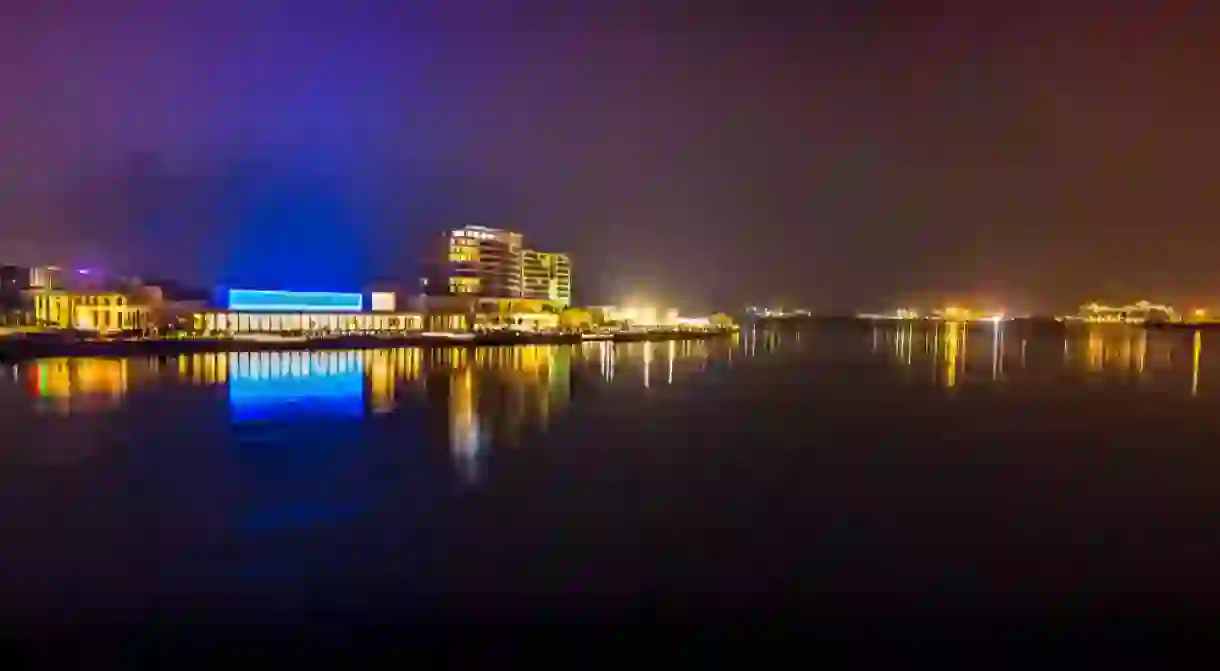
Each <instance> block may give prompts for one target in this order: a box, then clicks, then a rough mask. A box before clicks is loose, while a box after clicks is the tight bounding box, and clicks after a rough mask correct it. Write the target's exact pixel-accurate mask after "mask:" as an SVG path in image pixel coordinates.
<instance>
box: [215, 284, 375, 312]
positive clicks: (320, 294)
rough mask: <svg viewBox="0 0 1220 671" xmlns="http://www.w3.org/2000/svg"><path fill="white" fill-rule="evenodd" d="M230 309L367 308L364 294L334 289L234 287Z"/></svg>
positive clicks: (283, 310) (230, 293)
mask: <svg viewBox="0 0 1220 671" xmlns="http://www.w3.org/2000/svg"><path fill="white" fill-rule="evenodd" d="M229 309H230V310H245V311H249V312H360V311H361V310H363V309H364V296H362V295H361V294H348V293H335V292H330V291H255V290H251V289H230V290H229Z"/></svg>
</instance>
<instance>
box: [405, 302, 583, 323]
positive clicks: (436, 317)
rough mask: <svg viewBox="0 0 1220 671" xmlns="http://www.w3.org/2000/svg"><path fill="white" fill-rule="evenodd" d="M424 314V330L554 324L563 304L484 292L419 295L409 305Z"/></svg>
mask: <svg viewBox="0 0 1220 671" xmlns="http://www.w3.org/2000/svg"><path fill="white" fill-rule="evenodd" d="M412 307H413V308H414V309H416V310H417V311H418V312H420V313H421V314H423V315H424V323H425V328H426V330H428V331H466V330H474V331H481V330H495V329H517V330H525V331H546V330H552V329H555V328H558V326H559V313H560V312H561V311H562V310H563V307H562V306H561V305H559V304H557V303H555V302H552V301H543V300H532V299H521V298H488V297H484V296H467V295H460V296H429V295H426V294H425V295H421V296H419V297H418V298H417V299H416V302H415V303H414V305H413V306H412Z"/></svg>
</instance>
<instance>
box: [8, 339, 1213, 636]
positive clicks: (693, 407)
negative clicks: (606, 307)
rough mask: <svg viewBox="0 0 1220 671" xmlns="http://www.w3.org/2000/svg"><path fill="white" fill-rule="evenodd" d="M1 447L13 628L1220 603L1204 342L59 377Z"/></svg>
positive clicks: (707, 350)
mask: <svg viewBox="0 0 1220 671" xmlns="http://www.w3.org/2000/svg"><path fill="white" fill-rule="evenodd" d="M0 426H2V427H3V436H4V439H3V441H2V443H3V448H2V449H0V497H2V500H3V504H4V505H2V506H0V545H2V547H3V548H4V552H3V553H2V554H0V613H3V616H4V618H5V621H6V622H7V623H10V624H12V625H15V626H28V627H35V628H40V629H45V628H51V629H54V628H57V627H70V626H76V625H82V624H139V623H147V622H162V623H164V622H171V623H172V622H191V623H199V622H217V623H225V624H228V625H235V624H260V623H267V624H287V625H291V626H296V625H300V626H306V625H310V624H313V623H317V622H324V621H326V619H327V618H334V617H339V616H341V617H343V618H345V619H346V620H349V621H350V620H356V621H360V620H361V619H362V618H366V619H367V621H368V622H411V621H419V622H435V621H441V620H445V621H451V622H489V623H496V622H504V623H513V624H517V623H521V622H551V621H567V622H571V621H591V622H620V621H621V622H639V621H641V620H647V621H652V622H667V621H672V622H687V621H690V620H691V619H692V618H698V617H703V616H709V615H714V616H717V617H725V618H731V619H738V618H740V619H741V620H743V621H755V622H757V621H758V620H752V619H751V618H757V617H768V616H774V617H781V616H790V617H795V618H800V617H811V618H819V619H822V620H828V621H853V622H884V621H891V620H893V619H894V618H907V619H911V620H912V621H914V620H918V621H920V622H925V623H926V622H929V621H946V622H948V621H954V620H961V621H980V620H984V619H989V620H991V621H996V622H1010V621H1011V622H1017V621H1025V620H1035V619H1038V618H1044V617H1047V616H1052V617H1072V616H1081V617H1085V616H1089V617H1091V616H1110V615H1113V614H1116V613H1119V614H1121V613H1131V614H1139V615H1141V616H1146V615H1148V614H1150V613H1159V614H1189V613H1195V612H1205V611H1208V610H1213V609H1215V608H1216V607H1218V606H1220V581H1217V580H1215V574H1216V572H1217V566H1220V533H1217V532H1216V529H1217V522H1220V440H1218V438H1220V334H1216V333H1211V332H1209V333H1202V334H1196V333H1193V332H1189V331H1185V332H1176V331H1175V332H1155V331H1145V330H1142V329H1134V328H1125V327H1094V328H1085V327H1081V328H1078V329H1073V330H1069V331H1068V332H1067V333H1066V334H1064V333H1057V332H1045V333H1038V332H1034V331H1031V330H1022V329H1019V328H1015V327H1013V326H1012V325H1007V326H1006V325H999V326H992V325H990V324H984V325H977V326H971V327H969V328H966V327H963V326H955V325H930V324H929V325H923V324H918V325H917V324H901V323H896V324H888V325H886V324H883V325H879V326H876V327H872V326H869V325H866V324H850V325H818V324H814V323H806V324H804V325H798V324H787V325H781V326H771V327H764V326H758V327H750V326H747V327H745V328H743V330H742V332H741V333H740V334H739V335H737V336H734V337H732V338H724V339H719V340H712V341H707V342H670V343H633V344H618V345H616V344H613V343H586V344H584V345H573V346H549V347H547V346H522V347H505V348H487V349H462V348H457V349H452V350H448V349H436V350H420V349H411V348H402V349H390V350H370V351H361V352H343V351H340V352H313V353H310V352H260V353H212V354H192V355H184V356H181V357H165V358H130V359H118V358H114V359H102V358H60V359H43V360H38V361H30V362H23V363H20V364H18V365H14V366H6V367H5V368H4V369H2V370H0Z"/></svg>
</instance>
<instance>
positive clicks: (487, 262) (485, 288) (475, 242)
mask: <svg viewBox="0 0 1220 671" xmlns="http://www.w3.org/2000/svg"><path fill="white" fill-rule="evenodd" d="M524 240H525V236H523V235H522V234H521V233H517V232H514V231H508V230H504V229H499V228H488V227H486V226H475V225H472V226H464V227H462V228H457V229H453V230H450V231H446V232H445V234H444V235H443V236H441V238H440V240H438V241H437V243H436V245H435V246H434V247H433V248H432V249H430V250H429V252H428V258H427V259H426V260H425V263H424V276H423V277H422V278H421V279H420V284H421V289H422V290H423V293H424V294H426V295H431V296H465V295H469V296H481V297H487V298H530V299H538V300H546V301H551V302H554V303H558V304H562V305H568V304H570V303H571V300H572V261H571V259H570V258H569V257H568V255H567V254H563V253H558V252H540V251H537V250H532V249H526V248H525V246H524Z"/></svg>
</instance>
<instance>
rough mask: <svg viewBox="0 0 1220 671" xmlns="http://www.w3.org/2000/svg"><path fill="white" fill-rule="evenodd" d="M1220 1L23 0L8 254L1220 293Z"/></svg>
mask: <svg viewBox="0 0 1220 671" xmlns="http://www.w3.org/2000/svg"><path fill="white" fill-rule="evenodd" d="M1199 6H1201V5H1198V4H1197V3H1186V2H1163V3H1151V4H1150V3H1135V2H1124V1H1122V0H1117V1H1112V2H1107V3H1100V2H1091V1H1089V2H1083V3H1072V4H1071V9H1070V11H1069V9H1068V8H1066V7H1065V6H1064V5H1062V3H1059V4H1051V3H1039V2H1029V1H1022V2H1017V1H1016V0H1005V1H1003V2H999V3H967V2H953V1H950V2H948V3H945V2H939V3H925V2H922V1H920V0H914V1H907V2H898V1H897V0H892V1H882V0H855V1H852V2H848V1H844V0H835V1H829V0H806V1H804V2H777V1H775V0H757V1H755V2H751V3H743V2H728V1H727V0H703V1H701V2H693V1H677V0H653V1H652V2H642V1H639V0H624V1H621V2H595V1H592V0H587V1H583V2H582V1H579V0H571V1H567V2H562V1H559V0H550V1H547V0H527V1H522V2H491V1H484V2H480V1H477V0H451V1H447V2H352V1H343V2H340V1H333V2H332V1H320V0H297V1H295V2H287V1H282V0H274V1H273V0H268V1H262V2H239V1H238V0H213V1H211V2H195V1H192V2H186V1H183V0H159V1H156V2H154V1H145V0H107V1H106V2H98V1H97V0H60V1H50V0H37V1H35V0H10V1H9V2H6V3H3V8H2V9H0V81H3V83H4V90H5V95H4V96H3V98H2V99H0V211H2V212H3V215H4V216H3V218H2V219H0V249H3V251H4V255H5V258H3V259H0V263H3V262H16V263H56V262H59V263H76V264H80V263H86V262H87V263H99V264H103V265H104V266H105V267H107V268H108V269H113V270H115V271H116V272H131V273H135V274H140V275H144V276H167V277H174V278H178V279H182V280H186V281H189V282H197V283H206V284H211V283H214V282H221V281H232V282H251V283H253V282H256V281H257V282H258V283H259V284H258V285H259V286H265V285H266V283H267V282H272V281H278V282H280V283H283V284H288V283H292V284H293V285H294V286H293V288H301V286H302V284H303V283H308V282H310V281H312V282H314V283H316V284H319V285H325V286H319V287H314V288H330V287H339V285H343V286H350V285H351V284H353V283H359V282H360V281H363V280H366V279H369V278H372V277H401V278H403V279H405V280H407V281H413V280H414V277H415V272H416V271H415V267H416V264H417V262H418V260H419V254H420V253H422V243H423V241H424V240H426V239H427V238H428V236H430V235H432V234H433V233H434V232H435V231H437V230H439V229H441V228H443V227H447V226H455V225H461V224H467V223H483V224H488V225H496V226H505V227H511V228H516V229H518V230H521V231H523V232H524V233H525V234H526V235H527V239H528V240H529V241H530V242H531V243H532V244H536V245H539V246H540V247H543V248H550V249H564V250H568V251H570V252H571V253H572V254H573V256H574V259H575V263H576V270H575V282H574V285H575V289H576V291H577V294H578V300H582V301H586V302H609V301H615V300H619V299H621V298H623V297H625V296H629V295H635V294H646V295H650V296H663V297H665V300H664V301H663V302H672V303H675V304H679V305H682V306H684V307H692V308H696V307H735V306H740V305H744V304H747V303H767V302H771V301H782V302H786V303H788V304H794V303H795V304H803V305H807V306H809V307H813V308H818V309H838V310H852V309H855V308H857V307H862V306H879V305H885V304H893V303H895V302H899V301H901V302H908V301H912V300H917V299H919V298H921V297H933V298H941V297H947V298H951V299H953V300H954V301H955V302H959V301H960V302H968V301H970V300H971V299H972V298H974V297H979V298H980V299H982V300H985V301H987V302H993V301H994V302H995V303H999V304H1003V305H1005V306H1006V307H1008V308H1010V310H1013V311H1020V310H1022V309H1053V308H1058V307H1061V306H1064V305H1069V306H1070V305H1075V304H1078V303H1081V302H1084V301H1086V300H1090V299H1102V300H1128V299H1134V298H1140V297H1147V298H1150V299H1154V300H1165V301H1174V302H1179V303H1189V304H1214V302H1213V303H1208V302H1207V300H1208V299H1212V298H1214V299H1216V300H1220V289H1217V287H1220V277H1217V276H1216V271H1215V269H1214V264H1213V263H1212V262H1211V258H1210V249H1211V248H1212V247H1214V246H1215V245H1216V244H1220V232H1217V231H1218V230H1220V229H1218V228H1217V227H1215V226H1212V225H1210V224H1209V223H1208V222H1210V221H1211V220H1212V219H1214V218H1215V217H1216V216H1218V215H1220V196H1218V195H1217V193H1218V192H1217V190H1216V189H1215V188H1214V181H1215V179H1214V177H1215V175H1214V173H1215V170H1214V167H1213V163H1214V160H1213V158H1212V157H1214V156H1215V155H1216V150H1217V149H1220V130H1218V129H1220V127H1218V126H1217V125H1216V124H1215V123H1214V119H1215V118H1217V117H1218V116H1220V93H1218V89H1217V87H1215V86H1214V85H1213V83H1212V82H1213V81H1214V72H1215V71H1216V69H1217V67H1218V66H1220V56H1218V54H1217V49H1216V47H1215V41H1214V40H1212V39H1211V36H1212V35H1214V30H1215V28H1216V27H1217V26H1216V22H1215V21H1214V20H1212V18H1211V17H1208V16H1203V15H1202V14H1200V13H1198V11H1197V7H1199Z"/></svg>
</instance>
